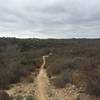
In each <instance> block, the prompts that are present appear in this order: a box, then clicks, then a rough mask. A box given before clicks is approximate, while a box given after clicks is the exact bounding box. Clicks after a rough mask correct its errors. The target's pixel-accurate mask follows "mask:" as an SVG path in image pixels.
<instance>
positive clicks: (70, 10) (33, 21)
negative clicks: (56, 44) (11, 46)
mask: <svg viewBox="0 0 100 100" xmlns="http://www.w3.org/2000/svg"><path fill="white" fill-rule="evenodd" d="M3 36H5V37H19V38H100V0H0V37H3Z"/></svg>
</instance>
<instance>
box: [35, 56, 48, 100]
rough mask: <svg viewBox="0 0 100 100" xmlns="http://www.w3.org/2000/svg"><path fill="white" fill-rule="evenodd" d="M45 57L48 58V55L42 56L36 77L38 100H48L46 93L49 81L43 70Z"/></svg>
mask: <svg viewBox="0 0 100 100" xmlns="http://www.w3.org/2000/svg"><path fill="white" fill-rule="evenodd" d="M47 57H49V55H46V56H43V64H42V65H41V68H40V72H39V75H38V76H37V93H38V100H48V94H47V93H48V85H49V80H48V77H47V74H46V70H45V69H44V66H45V64H46V58H47Z"/></svg>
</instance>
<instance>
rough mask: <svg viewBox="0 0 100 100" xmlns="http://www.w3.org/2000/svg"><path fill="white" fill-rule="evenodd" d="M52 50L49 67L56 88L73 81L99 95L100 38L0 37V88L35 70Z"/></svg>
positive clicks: (86, 90)
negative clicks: (44, 56)
mask: <svg viewBox="0 0 100 100" xmlns="http://www.w3.org/2000/svg"><path fill="white" fill-rule="evenodd" d="M49 52H52V53H53V55H52V56H51V57H49V58H48V63H47V66H46V68H47V73H48V76H49V77H50V80H51V83H52V84H53V85H54V86H55V87H56V88H63V87H65V85H66V83H72V84H74V85H76V86H77V87H81V88H82V92H85V93H88V94H91V95H96V96H100V39H47V40H43V39H16V38H0V89H7V88H9V84H12V83H17V82H19V81H20V78H21V77H25V76H27V75H29V74H30V72H36V70H37V69H38V68H39V66H40V64H41V61H42V56H43V55H45V54H48V53H49ZM53 77H54V78H53Z"/></svg>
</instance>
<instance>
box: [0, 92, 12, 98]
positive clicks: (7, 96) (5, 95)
mask: <svg viewBox="0 0 100 100" xmlns="http://www.w3.org/2000/svg"><path fill="white" fill-rule="evenodd" d="M0 100H12V99H11V97H10V96H9V95H8V94H7V93H6V92H5V91H2V90H1V91H0Z"/></svg>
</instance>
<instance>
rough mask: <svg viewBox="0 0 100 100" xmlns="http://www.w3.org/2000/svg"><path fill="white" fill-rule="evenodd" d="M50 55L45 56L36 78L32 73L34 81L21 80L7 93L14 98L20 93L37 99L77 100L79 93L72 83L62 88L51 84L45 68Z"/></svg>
mask: <svg viewBox="0 0 100 100" xmlns="http://www.w3.org/2000/svg"><path fill="white" fill-rule="evenodd" d="M49 55H50V54H49ZM49 55H45V56H43V63H42V65H41V67H40V71H39V74H38V75H37V77H36V78H35V79H34V77H33V76H34V73H32V77H33V79H34V82H31V83H25V82H20V83H17V84H15V85H13V87H11V88H10V90H7V93H8V94H9V95H10V96H12V97H13V98H14V99H13V100H16V97H17V96H18V95H21V96H23V97H24V98H25V97H26V96H29V95H31V96H33V97H34V99H35V100H77V99H76V98H77V96H78V94H79V93H78V90H77V88H76V87H75V86H73V85H72V84H68V85H66V87H65V88H62V89H57V88H55V87H54V86H53V85H52V84H50V81H49V78H48V76H47V72H46V69H45V68H44V67H45V64H46V58H47V57H49ZM23 100H26V99H23Z"/></svg>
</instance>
